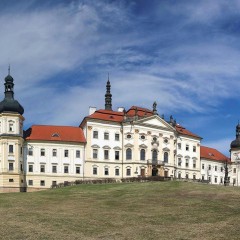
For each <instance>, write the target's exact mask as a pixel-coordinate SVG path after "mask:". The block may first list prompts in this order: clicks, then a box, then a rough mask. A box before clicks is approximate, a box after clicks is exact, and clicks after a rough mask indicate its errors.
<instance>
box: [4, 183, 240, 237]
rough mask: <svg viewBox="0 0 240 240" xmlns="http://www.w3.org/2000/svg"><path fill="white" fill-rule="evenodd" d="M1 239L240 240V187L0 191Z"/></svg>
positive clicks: (124, 186)
mask: <svg viewBox="0 0 240 240" xmlns="http://www.w3.org/2000/svg"><path fill="white" fill-rule="evenodd" d="M0 217H1V223H0V236H1V237H0V239H44V240H45V239H84V240H85V239H203V240H206V239H224V240H225V239H231V240H232V239H240V227H239V223H240V188H237V187H235V188H233V187H223V186H213V185H204V184H198V183H184V182H151V183H123V184H120V183H119V184H105V185H104V184H102V185H101V184H100V185H79V186H74V187H66V188H61V189H51V190H47V191H42V192H36V193H9V194H0Z"/></svg>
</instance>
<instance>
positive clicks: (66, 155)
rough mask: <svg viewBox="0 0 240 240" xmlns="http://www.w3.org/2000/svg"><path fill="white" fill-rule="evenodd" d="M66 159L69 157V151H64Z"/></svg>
mask: <svg viewBox="0 0 240 240" xmlns="http://www.w3.org/2000/svg"><path fill="white" fill-rule="evenodd" d="M64 157H68V150H67V149H65V150H64Z"/></svg>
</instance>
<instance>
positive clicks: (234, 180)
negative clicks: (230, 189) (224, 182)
mask: <svg viewBox="0 0 240 240" xmlns="http://www.w3.org/2000/svg"><path fill="white" fill-rule="evenodd" d="M235 184H236V179H235V178H233V186H234V185H235Z"/></svg>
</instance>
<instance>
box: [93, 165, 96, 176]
mask: <svg viewBox="0 0 240 240" xmlns="http://www.w3.org/2000/svg"><path fill="white" fill-rule="evenodd" d="M93 175H97V168H96V167H93Z"/></svg>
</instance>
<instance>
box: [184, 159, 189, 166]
mask: <svg viewBox="0 0 240 240" xmlns="http://www.w3.org/2000/svg"><path fill="white" fill-rule="evenodd" d="M188 165H189V163H188V159H186V164H185V166H186V167H188Z"/></svg>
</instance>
